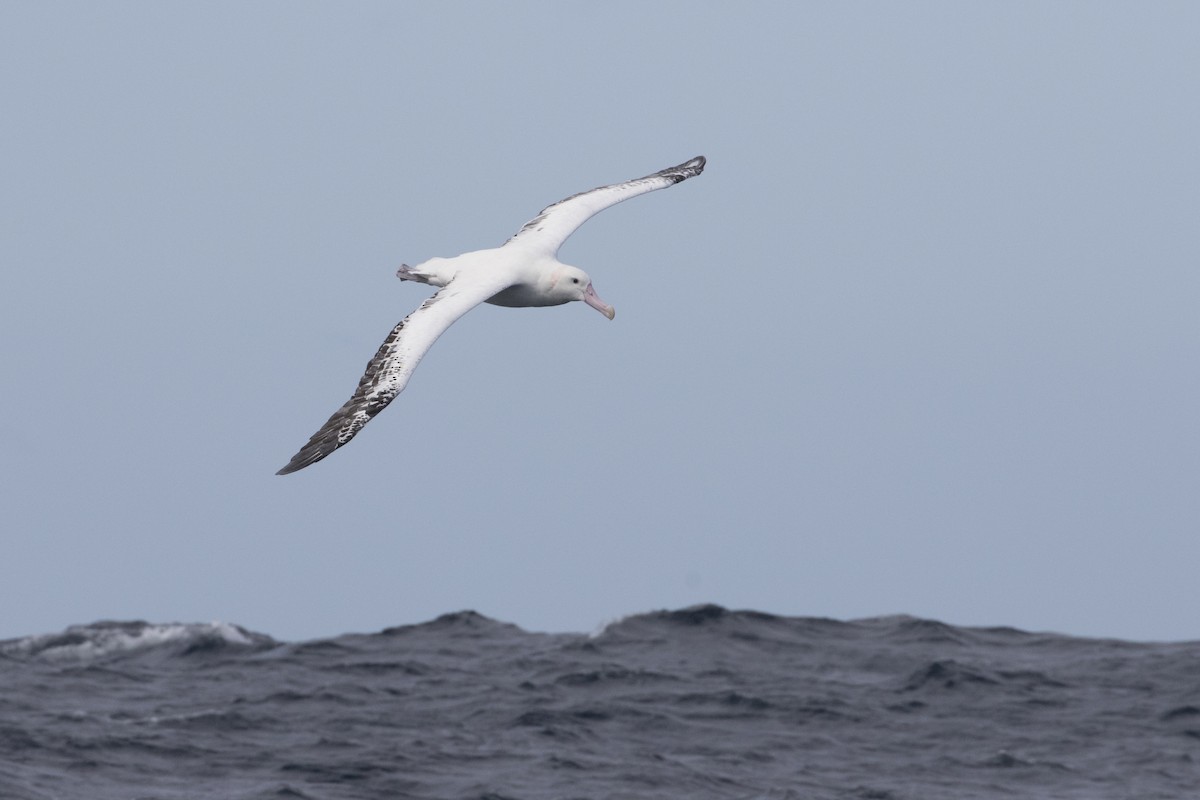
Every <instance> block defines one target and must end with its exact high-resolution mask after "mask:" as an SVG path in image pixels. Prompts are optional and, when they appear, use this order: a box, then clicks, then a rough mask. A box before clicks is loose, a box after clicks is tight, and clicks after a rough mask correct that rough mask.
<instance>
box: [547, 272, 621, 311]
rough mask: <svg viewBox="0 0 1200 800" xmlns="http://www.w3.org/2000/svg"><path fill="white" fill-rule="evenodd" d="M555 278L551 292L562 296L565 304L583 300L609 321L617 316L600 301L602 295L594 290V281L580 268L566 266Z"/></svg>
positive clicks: (606, 304) (611, 308)
mask: <svg viewBox="0 0 1200 800" xmlns="http://www.w3.org/2000/svg"><path fill="white" fill-rule="evenodd" d="M555 277H556V279H555V281H554V284H553V287H552V289H551V291H552V292H554V293H555V294H556V295H558V296H560V297H561V298H562V301H563V302H564V303H569V302H571V301H572V300H582V301H583V302H585V303H587V304H588V305H589V306H591V307H592V308H594V309H596V310H597V311H599V312H600V313H601V314H603V315H604V316H606V317H608V318H609V319H612V318H613V317H614V316H616V314H617V312H616V310H614V309H613V307H612V306H610V305H609V304H608V303H606V302H604V301H603V300H601V299H600V295H598V294H596V290H595V289H593V288H592V279H591V278H590V277H588V274H587V273H586V272H584V271H583V270H581V269H580V268H579V267H568V266H564V267H562V269H560V270H558V274H557V275H556V276H555Z"/></svg>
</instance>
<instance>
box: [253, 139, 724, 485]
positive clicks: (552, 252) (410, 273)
mask: <svg viewBox="0 0 1200 800" xmlns="http://www.w3.org/2000/svg"><path fill="white" fill-rule="evenodd" d="M704 165H705V159H704V156H697V157H696V158H693V159H691V160H690V161H686V162H684V163H683V164H680V165H679V166H676V167H669V168H667V169H664V170H660V171H659V172H656V173H654V174H653V175H647V176H646V177H644V178H636V179H634V180H630V181H625V182H624V183H617V184H613V185H611V186H601V187H599V188H598V189H592V190H591V191H587V192H581V193H580V194H576V195H572V196H571V197H568V198H566V199H565V200H560V201H559V202H557V203H554V204H553V205H550V206H547V207H546V208H544V209H542V211H541V212H540V213H539V214H538V215H537V216H536V217H534V218H533V219H532V220H530V221H529V222H527V223H525V225H524V226H522V227H521V229H520V230H519V231H517V233H516V234H515V235H513V236H512V238H510V239H509V240H508V241H507V242H505V243H504V244H503V245H501V246H500V247H494V248H491V249H488V250H475V251H472V252H469V253H463V254H462V255H459V256H455V257H454V258H431V259H429V260H428V261H425V262H422V263H421V264H418V265H417V266H415V267H409V266H407V265H405V266H401V267H400V269H399V270H398V271H397V272H396V275H397V277H399V278H400V279H401V280H411V281H418V282H420V283H426V284H429V285H430V286H436V287H438V291H437V293H436V294H434V295H433V296H432V297H430V298H429V299H427V300H426V301H425V302H424V303H422V304H421V305H420V307H419V308H417V310H416V311H414V312H412V313H411V314H409V315H408V316H407V317H405V318H404V319H403V320H401V321H400V322H399V324H397V325H396V327H395V328H393V329H392V332H391V333H390V334H388V337H387V339H385V340H384V342H383V344H382V345H381V346H380V348H379V350H378V352H376V354H375V356H374V358H372V359H371V360H370V362H368V364H367V369H366V372H365V374H364V375H363V376H362V379H361V380H360V381H359V383H358V388H357V389H356V390H355V392H354V395H353V396H351V398H350V399H349V400H348V401H346V403H345V404H344V405H343V406H342V407H341V408H339V409H338V410H337V411H335V412H334V414H333V416H331V417H330V418H329V420H328V421H327V422H326V423H325V424H324V425H323V426H322V427H321V429H320V430H318V431H317V432H316V433H315V434H313V436H312V438H311V439H309V441H308V444H306V445H305V446H304V447H302V448H301V449H300V451H299V452H297V453H296V455H295V456H293V457H292V460H291V461H289V462H288V464H287V466H285V467H284V468H283V469H281V470H279V472H278V473H276V474H279V475H286V474H288V473H290V472H295V471H296V470H300V469H303V468H304V467H307V466H308V465H310V464H313V463H315V462H317V461H320V460H321V459H322V458H324V457H325V456H327V455H329V454H330V453H332V452H333V451H334V450H336V449H337V448H338V447H341V446H342V445H344V444H345V443H346V442H348V441H350V439H352V438H353V437H354V435H355V434H356V433H358V431H359V430H361V429H362V427H363V426H364V425H366V424H367V423H368V422H369V421H370V420H371V418H372V417H374V416H375V415H376V414H378V413H379V412H380V411H382V410H383V409H384V407H386V406H387V404H388V403H390V402H391V401H392V399H393V398H395V396H396V395H397V394H399V393H400V392H401V391H402V390H403V389H404V387H405V386H406V385H407V384H408V379H409V378H410V377H411V376H412V373H413V370H415V369H416V367H417V364H418V363H420V361H421V358H422V357H424V355H425V354H426V353H427V352H429V348H430V347H432V346H433V343H434V342H435V341H437V338H438V337H439V336H441V335H442V333H444V332H445V330H446V329H447V328H449V327H450V326H451V325H452V324H454V322H455V320H457V319H458V318H459V317H461V316H462V315H463V314H465V313H467V312H468V311H470V310H471V309H472V308H474V307H475V306H477V305H479V304H480V303H491V304H493V305H498V306H509V307H528V306H557V305H562V304H564V303H569V302H571V301H573V300H582V301H584V302H585V303H587V304H588V305H590V306H591V307H592V308H595V309H596V310H597V311H599V312H600V313H601V314H604V316H606V317H608V318H609V319H612V318H613V316H614V314H615V312H614V311H613V307H612V306H610V305H608V304H607V303H605V302H604V301H603V300H601V299H600V297H599V295H597V294H596V290H595V289H594V288H592V280H591V278H590V277H588V274H587V273H586V272H584V271H583V270H581V269H579V268H578V267H573V266H570V265H568V264H563V263H562V262H560V261H559V260H558V257H557V255H558V249H559V248H560V247H561V246H562V243H563V242H564V241H566V239H567V237H568V236H570V235H571V234H572V233H574V232H575V230H576V229H577V228H578V227H579V226H580V225H582V224H583V223H584V222H586V221H587V220H588V219H589V218H590V217H591V216H592V215H594V214H596V213H598V212H600V211H602V210H604V209H605V208H608V207H609V206H611V205H615V204H616V203H619V202H621V201H623V200H628V199H629V198H631V197H636V196H638V195H639V194H645V193H646V192H652V191H654V190H656V189H663V188H666V187H667V186H672V185H674V184H676V183H679V182H680V181H684V180H687V179H688V178H691V177H694V176H696V175H699V174H700V173H701V172H703V171H704Z"/></svg>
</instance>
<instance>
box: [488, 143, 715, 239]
mask: <svg viewBox="0 0 1200 800" xmlns="http://www.w3.org/2000/svg"><path fill="white" fill-rule="evenodd" d="M704 164H705V159H704V156H696V157H695V158H693V159H691V160H690V161H685V162H683V163H682V164H680V165H679V166H675V167H668V168H667V169H663V170H659V171H658V172H656V173H654V174H653V175H647V176H646V177H644V178H634V179H633V180H631V181H625V182H624V183H614V184H612V185H611V186H601V187H599V188H596V189H591V190H589V191H586V192H580V193H579V194H574V195H571V196H570V197H568V198H566V199H565V200H559V201H558V202H557V203H554V204H553V205H549V206H546V207H545V208H543V209H542V210H541V213H539V214H538V215H537V216H536V217H534V218H533V219H531V220H529V222H526V223H525V224H524V225H523V226H522V227H521V230H519V231H517V232H516V234H515V235H513V236H512V238H510V239H509V240H508V241H507V242H505V243H504V244H505V246H508V245H510V244H517V243H520V244H521V245H523V246H527V247H530V248H531V249H534V250H537V251H540V252H544V253H546V254H548V255H554V254H555V253H557V252H558V248H559V247H561V246H562V243H563V242H565V241H566V240H567V237H568V236H570V235H571V234H572V233H574V232H575V230H576V229H577V228H578V227H579V226H580V225H582V224H583V223H585V222H587V221H588V219H589V218H591V217H592V216H593V215H595V214H598V213H600V212H601V211H603V210H604V209H606V208H608V207H609V206H613V205H616V204H617V203H620V202H621V201H622V200H628V199H629V198H631V197H637V196H638V195H639V194H645V193H646V192H653V191H656V190H658V189H665V188H667V187H668V186H674V185H675V184H677V183H679V182H680V181H686V180H687V179H688V178H694V177H695V176H697V175H699V174H700V173H701V172H703V171H704Z"/></svg>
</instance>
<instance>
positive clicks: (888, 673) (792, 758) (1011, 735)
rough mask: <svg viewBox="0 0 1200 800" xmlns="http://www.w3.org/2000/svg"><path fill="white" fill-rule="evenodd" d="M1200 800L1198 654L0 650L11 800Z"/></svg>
mask: <svg viewBox="0 0 1200 800" xmlns="http://www.w3.org/2000/svg"><path fill="white" fill-rule="evenodd" d="M1013 797H1021V798H1081V799H1084V798H1086V799H1087V800H1095V799H1096V798H1138V799H1139V800H1148V799H1149V798H1170V799H1171V800H1176V799H1180V798H1193V797H1200V642H1190V643H1178V644H1144V643H1130V642H1121V641H1111V640H1094V639H1079V638H1071V637H1065V636H1057V635H1048V634H1033V633H1025V632H1022V631H1017V630H1012V629H1006V628H989V629H981V628H956V627H952V626H948V625H943V624H941V623H937V622H931V621H926V620H919V619H912V618H909V617H887V618H878V619H868V620H859V621H854V622H837V621H833V620H826V619H809V618H788V617H777V616H772V615H769V614H762V613H756V612H749V611H740V612H732V611H726V610H724V609H722V608H719V607H716V606H703V607H696V608H690V609H684V610H682V611H675V612H660V613H653V614H645V615H641V616H636V617H631V618H628V619H625V620H623V621H621V622H619V623H616V624H613V625H611V626H609V627H608V628H607V629H606V630H605V631H604V632H602V633H601V634H599V635H597V636H594V637H588V636H583V635H574V634H553V635H550V634H537V633H528V632H525V631H522V630H520V629H519V628H516V627H514V626H512V625H506V624H504V623H501V622H496V621H493V620H490V619H487V618H486V617H482V616H479V615H477V614H474V613H471V612H463V613H458V614H450V615H447V616H444V617H441V618H439V619H437V620H434V621H432V622H429V623H425V624H422V625H414V626H407V627H400V628H393V629H388V630H385V631H382V632H380V633H377V634H371V635H358V634H355V635H346V636H341V637H339V638H336V639H328V640H320V641H312V642H303V643H281V642H276V641H274V640H272V639H271V638H270V637H267V636H264V635H261V634H256V633H250V632H247V631H245V630H243V629H241V628H238V627H236V626H232V625H148V624H145V623H97V624H94V625H88V626H80V627H77V628H72V629H69V630H68V631H66V632H64V633H61V634H56V635H49V636H34V637H28V638H24V639H19V640H10V641H7V642H0V798H4V800H46V799H48V798H64V799H65V798H70V799H72V800H73V799H74V798H87V800H110V799H113V800H115V799H116V798H121V800H131V799H132V798H301V799H302V798H312V799H313V800H335V799H336V800H341V799H342V798H347V799H349V798H355V799H356V800H357V799H360V798H471V799H472V800H474V799H476V798H480V799H482V798H489V799H490V800H500V799H501V798H510V799H512V800H518V799H520V798H770V799H771V800H784V799H788V800H791V799H793V798H794V799H795V800H803V799H806V798H863V799H864V800H866V799H870V800H893V799H894V800H899V799H901V798H905V799H908V798H911V799H913V800H917V799H918V798H920V799H921V800H939V799H941V798H945V800H966V799H968V798H1013Z"/></svg>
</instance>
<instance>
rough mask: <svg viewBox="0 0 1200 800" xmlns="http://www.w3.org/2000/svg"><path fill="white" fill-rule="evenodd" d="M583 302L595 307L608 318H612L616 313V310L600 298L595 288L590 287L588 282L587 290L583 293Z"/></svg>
mask: <svg viewBox="0 0 1200 800" xmlns="http://www.w3.org/2000/svg"><path fill="white" fill-rule="evenodd" d="M583 302H585V303H587V304H588V305H589V306H591V307H592V308H594V309H596V310H597V311H599V312H600V313H601V314H603V315H604V316H606V317H608V318H609V319H612V318H613V317H615V316H616V315H617V310H616V309H615V308H613V307H612V306H610V305H609V304H608V303H606V302H604V301H603V300H601V299H600V295H598V294H596V290H595V289H593V288H592V285H591V284H590V283H589V284H588V287H587V291H585V292H584V293H583Z"/></svg>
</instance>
